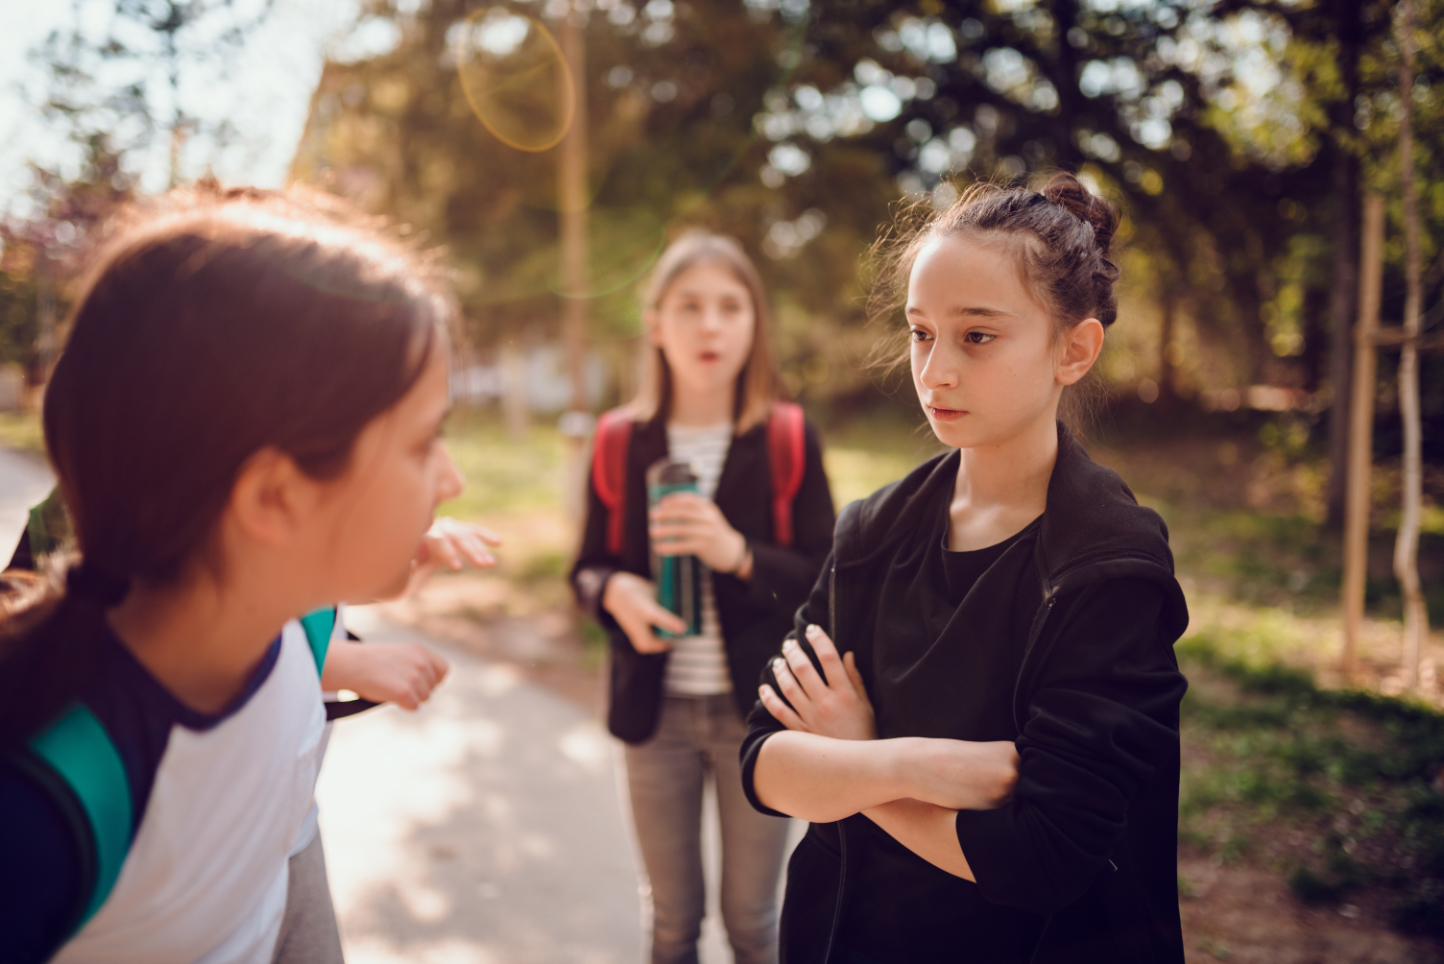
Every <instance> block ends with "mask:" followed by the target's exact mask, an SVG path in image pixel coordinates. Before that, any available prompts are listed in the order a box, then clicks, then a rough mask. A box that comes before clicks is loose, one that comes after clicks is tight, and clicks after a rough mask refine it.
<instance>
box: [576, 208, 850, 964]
mask: <svg viewBox="0 0 1444 964" xmlns="http://www.w3.org/2000/svg"><path fill="white" fill-rule="evenodd" d="M644 322H645V325H646V343H645V345H644V347H643V351H644V352H645V355H644V363H645V364H646V366H647V373H646V375H645V376H644V381H643V386H642V390H641V393H640V394H639V396H638V398H637V399H636V400H635V401H634V402H633V403H632V404H631V405H630V406H628V407H626V408H623V409H619V410H617V411H615V412H610V413H608V414H607V415H604V416H603V417H602V420H601V422H600V424H599V426H598V430H597V439H596V442H595V451H594V461H593V471H592V477H591V485H590V487H589V492H588V507H587V522H586V530H585V534H584V537H583V544H582V549H581V553H580V555H579V557H578V559H577V563H576V566H575V568H574V569H573V571H572V582H573V584H574V586H575V587H576V591H577V598H578V601H579V603H580V604H581V605H582V606H583V607H584V608H585V609H586V610H587V611H588V612H590V613H591V614H592V615H593V616H594V617H595V618H596V619H597V620H598V621H599V622H600V623H601V624H602V626H603V627H604V628H605V629H606V630H607V631H608V634H609V635H610V637H611V692H610V708H609V711H608V716H607V722H608V726H609V728H610V729H611V731H612V733H613V734H615V735H616V736H618V737H620V738H621V739H622V740H624V741H626V743H627V747H626V771H627V787H628V790H629V796H630V800H631V810H632V818H633V821H634V824H635V827H636V834H637V840H638V843H639V845H640V848H641V852H642V861H643V864H644V865H645V868H646V873H647V883H648V884H649V886H650V896H651V908H652V934H651V946H652V950H651V960H652V961H654V962H657V964H663V962H666V964H671V962H679V964H680V962H695V961H696V960H697V939H698V936H699V935H700V933H701V925H702V916H703V908H704V903H705V899H704V893H703V879H702V844H701V824H702V795H703V792H704V788H705V783H706V781H707V778H708V776H709V775H710V777H711V778H712V782H713V783H714V785H715V787H716V793H717V807H718V812H719V815H720V818H721V825H722V887H721V891H722V892H721V898H722V900H721V904H722V917H723V922H724V924H725V925H726V928H727V936H728V939H729V941H730V942H731V945H732V949H733V952H734V953H735V955H736V959H737V961H738V962H739V964H764V962H769V961H774V960H776V954H777V913H776V891H777V878H778V874H779V873H780V872H781V869H782V850H783V846H784V844H785V838H786V834H787V821H786V820H780V819H777V818H776V817H773V816H763V815H761V814H758V813H756V812H755V811H753V810H752V808H751V807H749V806H748V804H747V800H746V798H745V797H743V795H742V788H741V782H740V779H739V775H738V771H737V752H738V747H739V746H740V745H741V742H742V736H743V733H744V732H745V727H744V725H743V718H744V717H745V716H746V713H747V711H748V710H749V709H750V708H751V706H752V704H753V703H754V702H755V699H754V697H753V693H754V692H755V687H756V685H757V675H758V674H759V673H760V672H761V671H762V667H763V666H764V665H765V664H766V662H767V659H768V657H770V656H771V655H772V653H773V652H774V651H775V650H776V647H777V640H779V639H781V638H782V636H783V635H784V634H785V633H786V632H787V630H788V628H789V627H790V626H791V622H792V620H791V616H792V613H793V612H794V611H795V610H796V608H797V606H798V605H799V604H800V603H801V602H802V601H803V599H804V598H806V595H807V590H808V587H809V586H811V585H812V582H813V580H815V579H816V578H817V573H818V569H819V567H820V566H821V565H822V560H823V558H824V557H825V556H826V555H827V550H828V547H829V546H830V545H831V540H832V525H833V512H832V498H831V496H830V494H829V492H828V487H827V478H826V476H825V475H824V474H823V469H822V451H821V446H820V445H819V443H818V440H817V433H816V432H815V431H814V430H813V429H812V427H811V426H810V425H807V424H805V423H804V421H803V419H802V413H801V411H800V410H799V409H798V408H797V407H796V406H794V405H789V404H787V403H785V402H782V400H781V398H780V395H781V384H780V379H779V378H778V375H777V370H776V364H775V362H774V361H773V358H772V353H771V341H770V339H771V331H770V326H769V318H768V313H767V303H766V300H765V298H764V295H763V292H762V284H761V281H760V279H759V278H758V276H757V270H756V268H755V267H753V265H752V262H751V261H750V260H749V259H748V258H747V255H746V254H744V253H743V251H742V248H741V247H740V246H739V245H738V244H737V243H736V242H735V241H733V240H732V239H730V238H723V237H718V236H716V235H708V234H689V235H686V236H684V237H682V238H680V239H679V240H677V241H676V242H674V243H673V244H672V245H671V246H670V247H669V248H668V249H667V251H666V252H665V253H663V255H662V257H661V259H660V261H659V262H658V264H657V267H656V268H655V270H654V271H653V275H652V279H651V282H650V285H649V287H648V291H647V296H646V300H645V302H644ZM669 456H670V458H671V459H672V460H674V461H677V462H685V463H689V464H690V465H691V467H692V469H693V471H694V472H695V473H696V476H697V477H698V486H697V487H698V490H699V491H698V493H696V494H686V493H677V494H673V495H669V496H667V497H666V498H665V499H663V500H662V501H661V502H660V503H659V504H658V505H657V507H656V510H655V512H653V514H652V515H651V518H650V519H649V518H648V508H647V482H646V478H645V476H646V473H647V469H648V467H649V466H651V465H653V464H654V463H656V462H658V461H659V460H662V459H665V458H667V457H669ZM649 546H650V549H652V550H654V551H656V552H657V553H659V554H664V555H671V556H682V555H692V556H695V557H697V558H698V559H700V560H701V562H702V563H703V564H704V565H705V566H706V567H707V570H708V571H707V572H706V573H704V575H703V577H702V585H701V596H702V607H701V609H702V613H701V631H700V632H699V633H696V634H695V635H690V636H687V635H684V636H682V638H673V639H664V638H659V637H658V635H657V633H656V632H655V631H654V628H660V629H663V630H667V631H670V632H672V633H683V632H684V630H685V628H686V627H685V625H684V624H683V622H682V621H681V620H680V619H679V618H678V617H677V616H675V615H673V614H672V613H671V612H669V611H668V610H666V609H664V608H663V607H662V606H661V605H659V604H658V602H657V595H656V588H655V587H654V585H653V583H652V581H651V564H650V561H649Z"/></svg>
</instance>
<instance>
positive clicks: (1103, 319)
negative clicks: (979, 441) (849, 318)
mask: <svg viewBox="0 0 1444 964" xmlns="http://www.w3.org/2000/svg"><path fill="white" fill-rule="evenodd" d="M1117 229H1118V210H1117V208H1116V207H1114V206H1113V205H1112V204H1110V203H1109V202H1108V201H1105V200H1104V199H1103V198H1100V197H1098V196H1097V195H1095V194H1093V193H1092V192H1091V191H1089V190H1088V189H1087V188H1086V187H1084V186H1083V184H1082V183H1081V182H1080V181H1079V180H1078V179H1077V178H1076V177H1074V176H1073V175H1072V174H1067V173H1061V172H1060V173H1057V174H1054V175H1053V176H1052V177H1050V178H1049V179H1048V181H1047V183H1046V184H1044V186H1043V189H1042V190H1041V191H1034V190H1031V189H1028V188H1016V187H1001V186H999V185H996V184H988V183H978V184H974V185H973V186H971V187H969V188H968V189H967V190H966V191H964V192H963V193H962V194H961V195H960V196H959V197H958V199H957V200H956V201H954V202H953V203H952V204H951V205H949V206H948V207H947V208H946V209H945V210H942V211H933V210H932V209H931V206H930V205H929V204H928V202H926V201H922V202H919V203H917V204H914V205H911V206H910V207H907V208H905V209H903V211H901V212H900V214H899V217H898V220H897V225H896V226H895V227H894V229H893V230H892V231H891V232H890V233H889V234H888V235H886V236H884V237H883V238H882V239H881V240H880V241H879V242H878V243H877V245H876V246H875V247H874V263H875V264H876V265H877V267H878V274H877V276H876V281H875V282H874V284H873V286H872V291H871V294H870V296H869V298H868V316H869V317H870V318H871V319H873V320H874V321H891V320H892V318H893V316H894V315H895V314H896V313H897V312H898V311H899V310H900V309H901V307H902V306H903V304H904V303H906V301H907V288H908V278H909V276H910V275H911V274H912V269H913V263H914V262H915V261H917V257H918V253H919V252H920V251H922V249H923V247H924V246H925V245H927V244H928V243H929V242H931V241H934V240H936V239H938V238H952V237H964V238H968V239H969V240H973V241H977V242H979V243H982V244H997V245H1004V246H1006V247H1007V248H1008V249H1009V250H1010V251H1011V253H1012V254H1013V257H1014V260H1015V261H1016V263H1017V265H1018V271H1019V274H1020V275H1021V277H1022V280H1023V286H1024V287H1025V288H1027V289H1028V291H1030V292H1031V293H1032V294H1033V296H1034V297H1035V298H1037V299H1038V301H1039V303H1040V304H1042V305H1044V306H1045V307H1046V308H1047V309H1048V311H1049V313H1050V314H1051V315H1052V317H1053V321H1054V324H1055V325H1056V326H1057V327H1058V328H1060V329H1067V328H1071V327H1073V326H1074V325H1076V324H1078V323H1079V322H1080V321H1083V320H1084V319H1086V318H1097V319H1098V321H1099V322H1100V323H1102V325H1103V327H1104V328H1105V329H1106V328H1107V327H1108V326H1110V325H1112V324H1113V322H1114V321H1115V320H1116V319H1117V317H1118V295H1117V294H1116V293H1115V291H1114V285H1115V284H1116V283H1117V281H1118V274H1119V271H1118V265H1117V264H1115V263H1114V262H1113V261H1112V260H1110V259H1109V257H1108V255H1109V248H1110V247H1111V246H1112V243H1113V235H1114V233H1115V232H1116V231H1117ZM905 358H906V352H905V351H900V350H899V349H898V347H897V342H896V341H895V340H894V339H892V338H885V339H884V340H883V341H882V342H881V343H879V345H878V347H877V348H876V349H875V350H874V352H873V355H872V363H873V365H874V367H877V368H880V369H884V370H893V369H895V368H896V367H898V366H899V365H901V364H902V363H903V361H904V360H905ZM1080 387H1081V386H1074V388H1073V389H1072V390H1070V391H1069V392H1067V393H1065V395H1064V401H1065V403H1067V406H1066V407H1067V409H1068V411H1067V412H1065V416H1064V417H1065V420H1066V421H1069V422H1071V423H1073V426H1072V427H1073V428H1074V429H1075V430H1076V429H1079V428H1081V426H1080V425H1079V424H1078V423H1079V422H1081V421H1083V412H1082V411H1081V409H1082V408H1086V407H1087V402H1086V400H1085V399H1081V398H1079V397H1078V392H1077V389H1079V388H1080Z"/></svg>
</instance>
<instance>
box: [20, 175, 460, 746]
mask: <svg viewBox="0 0 1444 964" xmlns="http://www.w3.org/2000/svg"><path fill="white" fill-rule="evenodd" d="M452 317H453V307H452V303H451V301H450V300H449V298H448V296H447V295H446V294H445V289H444V287H443V286H442V285H440V284H439V283H438V282H437V281H436V280H435V278H434V277H433V274H432V273H431V272H430V270H429V269H427V268H426V267H425V266H424V264H423V263H422V262H421V261H420V260H419V259H418V258H417V257H416V256H415V255H413V254H412V253H411V252H410V251H409V250H408V249H406V248H405V247H404V246H402V245H401V244H399V243H396V242H393V241H390V240H388V239H387V238H385V237H384V236H383V235H381V234H379V233H377V232H375V231H374V230H372V229H370V228H369V227H367V226H364V225H362V224H360V223H359V222H355V221H352V220H350V219H349V218H348V217H347V216H346V215H345V214H344V213H343V212H340V211H338V210H337V209H336V208H335V207H334V206H333V205H332V203H331V202H325V201H321V200H318V199H311V198H307V197H303V196H300V195H296V194H280V193H270V192H261V191H255V190H237V191H229V192H227V191H222V190H220V189H219V188H218V187H215V186H213V185H212V186H201V187H199V188H197V189H193V190H190V191H186V192H181V193H176V194H172V195H170V196H168V197H166V198H164V199H162V200H161V201H159V202H156V203H153V204H152V205H150V206H149V207H147V208H145V209H142V210H138V211H132V212H129V213H128V214H127V215H125V216H124V217H123V218H122V219H121V220H120V221H119V222H118V223H117V226H115V227H114V228H113V229H112V231H111V232H110V240H109V242H108V243H107V244H106V245H105V246H104V248H103V249H102V250H101V251H100V252H99V253H98V256H97V257H96V258H95V259H94V265H93V267H92V269H91V270H90V271H89V272H88V274H87V277H86V280H85V282H84V284H83V287H82V290H81V294H80V297H79V298H78V299H77V301H76V307H75V309H74V313H73V315H72V317H71V320H70V322H69V327H70V333H69V339H68V343H67V344H66V346H65V349H64V351H63V353H62V354H61V356H60V359H59V361H58V362H57V364H56V366H55V372H54V375H53V376H52V378H51V381H50V384H49V386H48V388H47V390H46V395H45V410H44V427H45V444H46V449H47V450H48V452H49V455H50V461H51V464H52V465H53V466H54V468H55V472H56V475H57V476H58V477H59V480H60V490H61V493H62V494H63V496H64V501H65V504H66V507H67V509H68V510H69V513H70V516H71V519H72V522H73V524H74V531H75V537H76V543H77V548H78V550H79V552H80V555H81V558H82V559H83V562H82V565H81V566H80V568H79V569H77V570H74V571H73V572H72V573H71V575H70V578H69V584H70V587H71V591H67V592H65V593H64V595H63V596H61V597H59V598H58V599H51V600H48V601H46V602H43V603H41V604H39V605H37V606H32V607H29V608H27V609H24V610H22V611H21V612H19V613H16V614H13V615H12V616H11V617H9V618H8V619H6V620H5V621H4V622H0V749H4V748H8V747H10V746H14V745H16V744H17V743H18V742H20V741H23V740H24V739H27V738H28V737H29V736H31V735H33V734H34V733H35V732H36V731H37V730H38V729H40V728H42V727H43V726H44V725H46V724H47V723H48V722H49V721H50V720H51V719H53V718H54V716H55V715H56V713H58V712H59V711H60V710H61V709H63V707H64V706H65V704H66V703H67V702H68V701H69V700H71V699H73V698H74V696H75V695H76V694H77V693H78V692H79V691H80V689H81V687H83V685H84V683H85V680H86V679H87V676H88V674H89V673H90V672H91V670H92V668H93V663H94V657H93V652H92V649H93V646H94V643H95V641H96V640H97V639H100V638H102V636H103V633H102V632H101V631H100V629H101V627H100V625H99V621H102V620H103V619H104V613H105V610H106V608H107V605H113V604H114V603H115V602H116V601H118V599H119V598H120V597H123V595H124V592H125V588H126V587H127V586H128V585H129V584H130V583H131V582H133V581H136V580H141V581H145V582H148V583H151V584H158V585H164V584H168V583H173V582H174V581H175V580H176V579H178V578H179V577H180V576H181V575H182V574H183V573H184V572H185V571H186V570H187V568H188V567H190V566H192V565H193V564H194V563H196V562H198V561H209V562H212V563H213V562H214V560H211V559H209V558H208V553H207V549H208V544H209V540H210V538H211V535H212V533H213V531H214V528H215V526H216V523H217V521H218V520H219V518H220V516H221V514H222V512H223V511H224V509H225V506H226V503H227V501H228V500H229V498H230V494H231V489H232V486H233V484H234V481H235V479H236V477H237V475H238V474H239V472H240V470H241V468H242V466H243V464H244V463H245V461H246V460H247V459H248V458H249V457H250V456H251V455H252V454H253V453H255V452H256V451H258V450H259V449H262V448H265V447H269V446H274V447H275V448H277V449H279V450H280V451H282V452H285V453H286V454H287V455H289V456H291V457H292V458H293V459H294V460H295V461H296V463H297V465H298V466H300V468H301V469H302V470H303V471H305V472H306V473H307V474H309V475H311V476H313V477H315V478H321V479H327V478H334V477H336V476H337V475H339V474H340V473H341V472H342V471H344V470H345V468H346V467H347V465H348V462H349V459H350V455H351V450H352V446H353V444H354V442H355V440H356V437H357V436H358V434H359V433H360V432H361V430H362V429H363V428H364V427H365V426H366V424H367V423H368V422H370V421H371V420H372V419H373V418H375V417H376V416H378V415H380V414H381V413H382V412H384V411H386V410H387V409H389V408H390V407H391V406H393V405H395V404H396V403H397V402H398V401H399V400H400V399H401V398H402V397H403V396H404V395H405V394H406V393H407V392H408V391H409V390H410V388H411V386H412V385H413V384H414V383H415V382H416V380H417V378H418V377H419V376H420V373H421V372H422V370H423V369H424V367H425V365H426V363H427V360H428V358H429V356H430V353H431V351H432V350H433V347H434V346H436V345H438V344H439V343H440V342H441V341H442V340H443V339H444V337H445V331H446V328H447V325H448V324H449V322H450V320H451V318H452ZM77 576H79V577H80V578H77Z"/></svg>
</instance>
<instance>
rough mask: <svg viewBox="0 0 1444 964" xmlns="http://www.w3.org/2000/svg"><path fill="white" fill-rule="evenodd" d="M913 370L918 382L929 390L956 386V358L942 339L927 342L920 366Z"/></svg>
mask: <svg viewBox="0 0 1444 964" xmlns="http://www.w3.org/2000/svg"><path fill="white" fill-rule="evenodd" d="M914 364H916V362H915V363H914ZM915 370H916V371H917V380H918V384H919V385H921V386H922V387H924V388H926V389H928V390H929V391H937V390H938V389H943V388H957V387H958V380H959V378H958V364H957V358H956V357H954V353H953V352H950V351H949V350H948V347H947V345H946V344H944V343H943V341H942V339H935V340H934V341H932V342H929V343H928V353H927V356H926V357H925V358H923V359H922V367H921V368H916V369H915Z"/></svg>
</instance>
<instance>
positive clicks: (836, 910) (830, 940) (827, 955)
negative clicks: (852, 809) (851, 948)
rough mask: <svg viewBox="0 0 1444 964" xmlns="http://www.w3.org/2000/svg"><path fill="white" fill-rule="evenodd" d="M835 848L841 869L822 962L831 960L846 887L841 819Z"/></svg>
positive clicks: (845, 847) (844, 840)
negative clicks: (830, 926) (830, 928)
mask: <svg viewBox="0 0 1444 964" xmlns="http://www.w3.org/2000/svg"><path fill="white" fill-rule="evenodd" d="M843 819H846V818H843ZM837 850H838V860H839V862H840V863H841V866H842V870H841V871H839V873H838V875H837V903H836V904H835V905H834V906H833V908H832V930H830V931H828V934H827V950H826V951H824V952H823V954H822V964H828V962H829V961H831V960H832V945H833V944H835V943H836V942H837V929H838V927H840V926H842V894H843V891H844V890H845V888H846V887H847V827H846V826H845V825H844V824H843V822H842V820H839V821H838V822H837Z"/></svg>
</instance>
